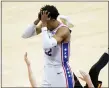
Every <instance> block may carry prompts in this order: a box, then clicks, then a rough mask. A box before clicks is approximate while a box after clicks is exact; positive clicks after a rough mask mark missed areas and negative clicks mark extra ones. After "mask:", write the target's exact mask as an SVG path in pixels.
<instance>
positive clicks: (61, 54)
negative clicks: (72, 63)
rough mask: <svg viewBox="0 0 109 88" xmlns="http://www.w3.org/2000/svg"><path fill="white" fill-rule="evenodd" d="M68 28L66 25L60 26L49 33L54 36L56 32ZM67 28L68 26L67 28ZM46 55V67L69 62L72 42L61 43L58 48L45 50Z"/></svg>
mask: <svg viewBox="0 0 109 88" xmlns="http://www.w3.org/2000/svg"><path fill="white" fill-rule="evenodd" d="M62 26H66V25H64V24H62V23H61V24H60V25H59V26H58V27H57V28H56V29H54V30H53V31H48V34H49V36H50V37H51V36H53V35H54V34H55V33H56V31H57V30H58V29H59V28H60V27H62ZM66 27H67V26H66ZM44 52H45V55H44V59H45V65H61V66H62V64H64V63H66V62H68V61H69V56H70V41H69V42H67V43H61V44H58V45H57V46H55V47H53V48H50V49H44Z"/></svg>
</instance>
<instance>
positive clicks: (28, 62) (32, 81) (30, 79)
mask: <svg viewBox="0 0 109 88" xmlns="http://www.w3.org/2000/svg"><path fill="white" fill-rule="evenodd" d="M24 60H25V62H26V65H27V68H28V77H29V81H30V84H31V86H32V87H33V88H34V87H37V86H36V81H35V77H34V76H33V72H32V69H31V65H30V61H29V60H28V57H27V53H25V55H24Z"/></svg>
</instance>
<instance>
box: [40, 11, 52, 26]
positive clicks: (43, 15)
mask: <svg viewBox="0 0 109 88" xmlns="http://www.w3.org/2000/svg"><path fill="white" fill-rule="evenodd" d="M48 15H49V12H47V11H41V21H42V25H43V24H44V25H45V26H46V25H47V20H50V18H49V17H48Z"/></svg>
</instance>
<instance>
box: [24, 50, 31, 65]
mask: <svg viewBox="0 0 109 88" xmlns="http://www.w3.org/2000/svg"><path fill="white" fill-rule="evenodd" d="M24 60H25V62H26V64H27V66H30V61H29V60H28V57H27V52H26V53H25V55H24Z"/></svg>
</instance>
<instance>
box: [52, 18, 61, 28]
mask: <svg viewBox="0 0 109 88" xmlns="http://www.w3.org/2000/svg"><path fill="white" fill-rule="evenodd" d="M59 25H60V22H59V21H57V20H55V21H53V22H52V29H53V30H54V29H56V28H57V27H58V26H59Z"/></svg>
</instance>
